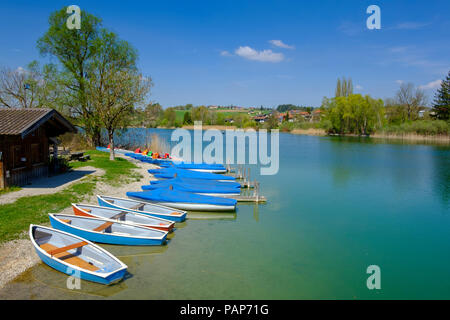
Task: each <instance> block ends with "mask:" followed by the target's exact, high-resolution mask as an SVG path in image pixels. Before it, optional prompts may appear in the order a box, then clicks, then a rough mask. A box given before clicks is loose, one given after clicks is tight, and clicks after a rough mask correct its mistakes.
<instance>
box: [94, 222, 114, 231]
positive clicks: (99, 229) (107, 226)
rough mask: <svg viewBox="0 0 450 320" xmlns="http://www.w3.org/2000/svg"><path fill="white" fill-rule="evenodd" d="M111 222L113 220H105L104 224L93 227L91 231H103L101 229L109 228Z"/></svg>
mask: <svg viewBox="0 0 450 320" xmlns="http://www.w3.org/2000/svg"><path fill="white" fill-rule="evenodd" d="M113 224H114V222H105V223H104V224H102V225H100V226H98V227H97V228H95V229H93V230H92V231H97V232H100V231H103V230H105V229H107V228H109V227H110V226H112V225H113Z"/></svg>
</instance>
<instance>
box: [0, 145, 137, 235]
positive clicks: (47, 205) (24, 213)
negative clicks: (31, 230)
mask: <svg viewBox="0 0 450 320" xmlns="http://www.w3.org/2000/svg"><path fill="white" fill-rule="evenodd" d="M86 154H89V155H90V156H91V160H89V161H86V162H70V163H69V164H70V166H71V167H72V168H80V167H84V166H92V167H95V168H100V169H103V170H105V174H104V175H103V176H102V177H93V176H88V177H86V178H84V179H83V180H82V181H80V182H78V183H76V184H74V185H72V186H70V187H68V188H66V189H64V190H63V191H60V192H57V193H54V194H47V195H38V196H30V197H22V198H19V199H18V200H17V201H16V202H14V203H10V204H4V205H0V243H2V242H5V241H9V240H13V239H17V238H19V237H20V236H21V235H23V232H24V231H26V230H28V227H29V225H30V224H40V223H47V222H48V216H47V214H48V213H52V212H60V211H62V210H63V209H64V208H67V207H69V206H70V204H71V203H72V202H80V201H82V200H83V199H84V198H85V197H86V196H88V195H92V194H93V192H94V189H95V186H96V184H97V182H98V181H104V182H106V183H109V184H112V185H115V184H120V183H123V182H124V181H125V182H128V181H131V180H133V179H134V180H140V179H141V178H142V177H141V176H140V175H138V174H136V173H134V172H133V170H132V169H133V168H136V166H135V165H134V164H133V163H131V162H129V161H127V160H125V159H121V158H117V159H116V160H115V161H110V160H109V154H107V153H105V152H100V151H96V150H89V151H87V152H86Z"/></svg>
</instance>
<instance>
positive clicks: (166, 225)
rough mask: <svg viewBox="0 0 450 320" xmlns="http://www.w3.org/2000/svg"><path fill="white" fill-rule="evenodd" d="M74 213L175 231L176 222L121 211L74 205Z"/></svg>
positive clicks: (87, 205)
mask: <svg viewBox="0 0 450 320" xmlns="http://www.w3.org/2000/svg"><path fill="white" fill-rule="evenodd" d="M72 209H73V213H74V214H75V215H77V216H83V217H92V218H99V219H107V220H113V221H118V222H121V223H125V224H131V225H134V226H140V227H146V228H152V229H158V230H162V231H166V232H170V231H172V230H173V226H174V225H175V222H173V221H169V220H166V219H160V218H156V217H152V216H149V215H145V214H141V213H136V212H130V211H124V210H120V209H113V208H106V207H99V206H94V205H90V204H75V203H72Z"/></svg>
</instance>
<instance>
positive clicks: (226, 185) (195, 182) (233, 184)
mask: <svg viewBox="0 0 450 320" xmlns="http://www.w3.org/2000/svg"><path fill="white" fill-rule="evenodd" d="M170 181H174V182H180V183H188V184H193V185H201V186H212V187H221V188H235V189H238V192H240V189H241V184H240V183H239V182H234V181H228V180H227V181H217V180H205V179H195V178H181V177H177V178H172V179H163V180H152V181H150V184H161V183H168V182H170Z"/></svg>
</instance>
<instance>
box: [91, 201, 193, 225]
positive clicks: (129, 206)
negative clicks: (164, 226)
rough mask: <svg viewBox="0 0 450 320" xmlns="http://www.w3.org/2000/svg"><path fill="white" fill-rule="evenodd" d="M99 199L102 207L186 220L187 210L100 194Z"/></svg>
mask: <svg viewBox="0 0 450 320" xmlns="http://www.w3.org/2000/svg"><path fill="white" fill-rule="evenodd" d="M97 201H98V204H99V205H100V206H102V207H108V208H116V209H120V210H124V211H130V212H137V213H142V214H144V215H149V216H152V217H157V218H163V219H166V220H170V221H174V222H183V221H184V220H186V211H182V210H176V209H174V208H171V207H167V206H162V205H158V204H150V203H146V202H142V201H136V200H131V199H122V198H116V197H110V196H99V195H97Z"/></svg>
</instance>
